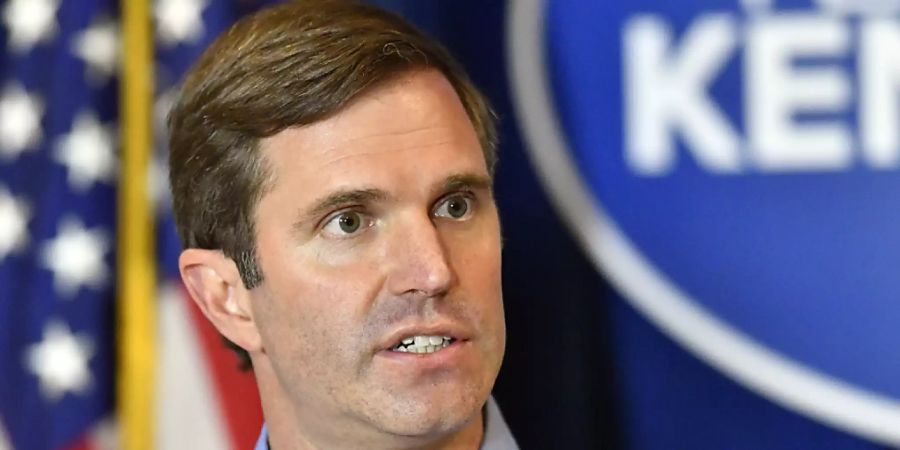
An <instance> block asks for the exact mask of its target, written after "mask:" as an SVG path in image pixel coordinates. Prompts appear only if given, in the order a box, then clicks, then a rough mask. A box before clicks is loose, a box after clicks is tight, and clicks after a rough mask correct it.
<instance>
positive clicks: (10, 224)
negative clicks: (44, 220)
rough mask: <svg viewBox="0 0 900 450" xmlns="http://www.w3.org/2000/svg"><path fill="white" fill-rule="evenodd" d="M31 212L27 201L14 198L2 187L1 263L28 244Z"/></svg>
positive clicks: (0, 219) (0, 198)
mask: <svg viewBox="0 0 900 450" xmlns="http://www.w3.org/2000/svg"><path fill="white" fill-rule="evenodd" d="M30 210H31V208H29V206H28V204H27V203H26V202H25V200H22V199H17V198H15V197H13V196H12V195H10V193H9V191H7V190H6V188H5V187H3V186H0V261H3V259H4V258H6V256H7V255H9V254H11V253H15V252H18V251H20V250H22V249H24V248H25V245H26V244H27V243H28V219H29V216H30V215H31V212H30Z"/></svg>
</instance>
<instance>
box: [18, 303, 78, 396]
mask: <svg viewBox="0 0 900 450" xmlns="http://www.w3.org/2000/svg"><path fill="white" fill-rule="evenodd" d="M93 355H94V344H93V342H91V340H90V338H88V337H87V336H83V335H77V336H76V335H73V334H72V332H71V331H69V327H68V326H67V325H66V324H65V323H63V322H58V321H53V320H51V321H50V322H48V323H47V325H46V326H45V327H44V336H43V340H41V342H39V343H37V344H32V345H31V346H29V347H28V350H27V354H26V357H25V365H26V367H27V368H28V370H29V371H31V373H33V374H35V375H36V376H37V377H38V380H39V381H40V386H41V394H42V395H43V396H44V399H46V400H48V401H51V402H55V401H57V400H59V399H61V398H62V396H63V395H65V393H66V392H71V393H74V394H80V393H84V392H86V391H87V390H88V388H90V387H91V371H90V369H89V368H88V361H89V360H90V359H91V357H92V356H93Z"/></svg>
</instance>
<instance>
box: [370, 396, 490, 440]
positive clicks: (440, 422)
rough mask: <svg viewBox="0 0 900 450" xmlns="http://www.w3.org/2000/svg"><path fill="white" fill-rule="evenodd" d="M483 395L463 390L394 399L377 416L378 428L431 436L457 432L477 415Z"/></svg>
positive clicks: (484, 400) (483, 400)
mask: <svg viewBox="0 0 900 450" xmlns="http://www.w3.org/2000/svg"><path fill="white" fill-rule="evenodd" d="M487 395H488V394H485V395H483V396H482V395H477V394H476V393H463V394H460V393H459V392H458V391H457V392H455V393H453V394H452V395H441V396H428V397H426V398H416V397H412V398H410V397H408V396H403V397H402V398H395V399H394V401H393V402H392V403H393V405H392V406H391V407H389V408H386V409H385V410H383V413H384V414H383V415H381V417H379V419H380V420H378V422H381V424H380V428H381V429H382V430H384V431H386V432H388V433H390V434H393V435H397V436H405V437H422V438H433V437H437V436H442V435H446V434H450V433H453V432H456V431H459V430H460V429H462V428H463V427H465V426H466V425H467V424H469V423H470V422H471V421H472V420H473V419H476V418H477V417H478V415H479V414H481V408H482V407H483V406H484V403H485V402H486V401H487Z"/></svg>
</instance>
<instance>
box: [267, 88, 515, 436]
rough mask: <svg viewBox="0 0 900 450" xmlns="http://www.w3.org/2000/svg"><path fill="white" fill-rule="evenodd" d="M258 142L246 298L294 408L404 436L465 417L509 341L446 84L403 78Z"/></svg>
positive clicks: (470, 137)
mask: <svg viewBox="0 0 900 450" xmlns="http://www.w3.org/2000/svg"><path fill="white" fill-rule="evenodd" d="M262 151H263V153H264V155H265V158H266V159H267V161H268V163H269V165H270V167H271V169H272V171H273V174H274V183H273V185H272V188H271V189H270V190H269V191H268V192H267V193H266V194H265V195H264V196H263V198H262V199H261V201H260V204H259V208H258V211H257V217H256V220H257V222H256V224H257V244H258V257H259V261H260V265H261V267H262V272H263V274H264V276H265V281H264V282H263V283H262V285H261V286H259V287H258V288H256V289H255V290H253V291H252V294H251V295H252V309H253V316H254V320H255V321H256V323H257V327H258V330H259V333H260V334H261V337H262V342H263V347H264V356H262V357H263V358H265V359H267V360H268V361H269V363H270V365H271V367H272V370H273V372H274V373H275V375H276V377H277V379H278V382H279V384H280V386H281V389H283V390H284V391H286V393H287V395H288V397H289V398H290V401H291V402H292V404H293V405H292V407H293V408H294V409H295V414H296V415H297V416H298V417H302V418H303V420H305V421H311V422H312V423H313V424H314V423H316V422H320V423H321V424H322V426H323V427H324V426H337V425H338V424H341V425H342V426H345V425H347V424H348V423H350V424H357V425H362V426H363V427H362V428H368V429H370V430H375V431H377V432H386V433H389V434H400V435H427V434H440V433H445V432H448V431H452V430H455V429H459V428H460V427H461V426H463V425H464V424H466V423H470V422H469V421H471V420H472V419H473V418H476V417H477V414H479V413H480V408H481V406H482V404H483V403H484V401H485V400H486V398H487V397H488V395H489V394H490V391H491V388H492V386H493V384H494V380H495V378H496V376H497V372H498V370H499V368H500V362H501V360H502V357H503V351H504V345H505V325H504V319H503V307H502V299H501V298H502V294H501V286H500V228H499V221H498V217H497V210H496V206H495V204H494V200H493V197H492V194H491V189H490V178H489V174H488V170H487V167H486V164H485V160H484V157H483V154H482V149H481V146H480V143H479V141H478V139H477V136H476V134H475V131H474V129H473V127H472V124H471V122H470V121H469V119H468V117H467V115H466V113H465V110H464V109H463V107H462V105H461V103H460V101H459V99H458V97H457V95H456V93H455V91H454V90H453V88H452V87H451V86H450V84H449V83H448V82H447V81H446V79H445V78H444V77H443V76H441V75H440V74H438V73H437V72H434V71H422V72H414V73H411V74H408V75H405V76H403V77H401V78H399V79H398V80H397V81H394V82H391V83H388V84H387V85H385V86H382V87H379V88H377V89H375V90H373V91H371V92H369V93H366V94H365V95H362V96H361V97H360V98H358V99H357V100H355V101H354V102H352V103H351V105H350V106H348V107H347V108H345V109H344V110H342V111H341V112H340V113H338V114H337V115H335V116H333V117H331V118H329V119H327V120H324V121H321V122H318V123H315V124H312V125H309V126H305V127H299V128H294V129H289V130H285V131H282V132H280V133H278V134H276V135H275V136H273V137H271V138H269V139H266V140H264V141H263V143H262ZM416 336H419V337H418V338H417V337H416ZM429 336H430V337H431V340H433V342H431V341H429ZM409 339H413V344H412V345H411V346H410V347H409V348H405V349H404V350H406V351H401V350H400V349H399V348H398V345H400V344H402V343H403V341H404V340H405V341H407V342H409ZM426 342H427V344H428V346H425V345H424V344H425V343H426ZM417 344H419V345H417ZM417 352H422V353H417ZM260 357H261V356H260V355H254V364H255V365H256V364H258V363H259V361H257V360H258V359H259V358H260ZM356 428H357V429H358V428H360V427H359V426H357V427H356ZM344 429H345V430H347V431H348V432H350V429H347V428H344Z"/></svg>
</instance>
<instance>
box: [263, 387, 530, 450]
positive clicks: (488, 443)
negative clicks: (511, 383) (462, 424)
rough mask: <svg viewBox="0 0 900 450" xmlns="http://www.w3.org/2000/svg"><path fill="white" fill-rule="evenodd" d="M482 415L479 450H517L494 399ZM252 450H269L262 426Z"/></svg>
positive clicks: (267, 439) (490, 399) (490, 400)
mask: <svg viewBox="0 0 900 450" xmlns="http://www.w3.org/2000/svg"><path fill="white" fill-rule="evenodd" d="M484 408H485V414H484V439H483V440H482V441H481V450H517V449H518V448H519V445H518V444H516V440H515V439H514V438H513V435H512V433H511V432H510V431H509V426H507V425H506V421H505V420H503V414H501V413H500V408H499V407H498V406H497V402H495V401H494V397H493V396H491V397H488V401H487V404H486V405H485V407H484ZM253 449H254V450H269V430H268V428H266V424H263V427H262V431H261V432H260V433H259V439H257V440H256V447H253Z"/></svg>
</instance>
